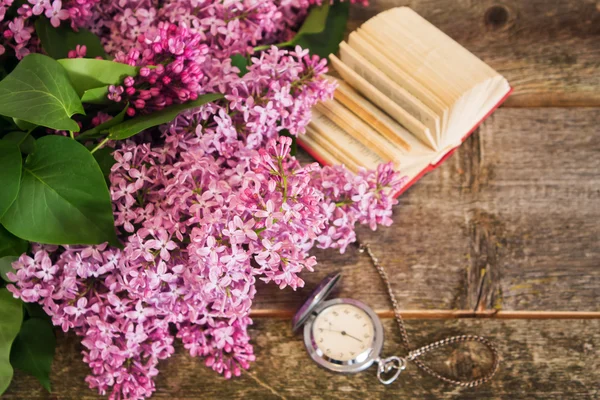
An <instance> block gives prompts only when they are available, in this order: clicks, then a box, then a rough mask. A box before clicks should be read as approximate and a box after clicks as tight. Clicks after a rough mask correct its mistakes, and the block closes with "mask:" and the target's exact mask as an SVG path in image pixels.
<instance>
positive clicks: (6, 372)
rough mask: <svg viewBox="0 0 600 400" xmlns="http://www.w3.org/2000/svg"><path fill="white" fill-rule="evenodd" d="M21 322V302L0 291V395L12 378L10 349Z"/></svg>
mask: <svg viewBox="0 0 600 400" xmlns="http://www.w3.org/2000/svg"><path fill="white" fill-rule="evenodd" d="M22 321H23V307H22V306H21V300H19V299H15V298H14V297H13V295H12V293H10V292H9V291H8V290H7V289H0V395H2V393H4V392H5V391H6V388H8V385H10V381H11V380H12V376H13V368H12V366H11V365H10V349H11V347H12V344H13V341H14V340H15V338H16V337H17V334H18V333H19V329H20V328H21V322H22Z"/></svg>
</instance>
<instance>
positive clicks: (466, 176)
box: [255, 108, 600, 311]
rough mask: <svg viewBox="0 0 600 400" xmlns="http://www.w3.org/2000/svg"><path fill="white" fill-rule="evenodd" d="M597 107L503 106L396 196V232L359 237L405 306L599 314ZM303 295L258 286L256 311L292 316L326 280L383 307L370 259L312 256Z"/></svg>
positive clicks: (325, 254)
mask: <svg viewBox="0 0 600 400" xmlns="http://www.w3.org/2000/svg"><path fill="white" fill-rule="evenodd" d="M599 120H600V109H597V108H570V109H560V108H535V109H511V108H501V109H500V110H498V111H497V112H496V113H495V114H493V116H492V117H491V118H490V119H488V120H487V121H485V122H484V124H483V125H482V128H481V129H480V130H479V131H478V132H476V133H475V134H474V135H473V136H472V137H471V138H469V139H468V140H467V142H465V143H464V144H463V146H461V147H460V149H459V150H458V151H457V152H456V154H455V155H454V156H452V157H451V158H450V159H449V160H447V161H446V162H445V163H444V164H442V166H441V167H440V168H438V169H437V170H435V171H434V172H432V173H430V174H428V175H427V176H425V177H424V178H423V179H421V180H420V181H419V182H418V183H416V184H415V185H414V186H413V187H412V188H410V189H409V190H408V191H407V192H406V193H405V194H404V195H402V196H401V197H400V205H398V206H396V208H395V209H394V224H393V225H392V226H391V227H389V228H380V229H379V230H378V231H377V232H370V231H368V230H365V229H362V228H361V229H360V237H361V238H362V240H364V241H366V242H369V243H371V245H372V246H373V250H374V251H375V254H377V255H378V257H379V258H380V259H381V260H382V261H383V263H384V264H385V265H386V267H387V270H388V273H389V274H390V276H391V281H392V282H393V286H394V290H395V293H396V295H397V296H398V300H399V302H400V306H401V308H403V309H417V310H418V309H421V310H433V309H447V310H452V309H462V310H473V309H475V308H478V309H480V310H481V309H486V308H487V309H502V310H547V311H550V310H559V311H568V310H571V311H586V310H587V311H600V304H599V303H598V298H600V285H598V282H600V269H599V268H598V260H600V246H599V245H598V244H599V238H600V175H599V174H598V171H599V170H600V135H598V128H597V121H599ZM314 254H315V255H316V256H317V259H318V261H319V264H318V265H317V267H316V272H314V273H309V272H306V273H304V274H303V275H302V277H303V278H304V279H305V280H306V282H307V284H306V289H303V290H298V291H297V292H296V293H294V292H292V291H291V290H284V291H280V290H279V289H277V288H276V287H274V286H272V285H259V291H258V295H257V298H256V301H255V303H256V309H273V310H295V309H296V308H297V307H299V305H300V304H301V302H302V300H303V298H305V297H306V296H307V294H308V293H309V292H310V290H311V288H313V287H315V285H316V284H317V282H319V281H320V280H321V279H322V278H323V277H324V276H325V275H327V274H328V273H331V272H333V271H337V270H341V271H342V272H343V274H344V277H343V278H342V283H341V285H340V290H339V295H340V296H349V297H355V298H358V299H360V300H363V301H365V302H367V303H368V304H371V305H372V306H373V307H374V308H377V309H389V302H388V299H387V297H386V295H385V292H384V290H383V286H382V284H381V282H380V279H379V276H378V275H377V274H376V272H375V271H374V269H373V267H372V265H371V264H370V262H369V260H368V258H367V257H366V256H364V255H361V254H359V253H358V252H357V251H356V250H355V249H354V248H350V249H349V250H348V251H347V252H346V254H343V255H340V254H339V253H337V252H336V251H333V250H327V251H323V250H316V251H315V252H314Z"/></svg>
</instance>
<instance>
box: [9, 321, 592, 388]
mask: <svg viewBox="0 0 600 400" xmlns="http://www.w3.org/2000/svg"><path fill="white" fill-rule="evenodd" d="M384 325H385V333H386V337H387V342H386V344H385V346H384V353H385V354H404V353H403V351H402V349H401V347H400V343H399V341H398V335H397V331H396V328H395V326H394V325H393V321H392V320H386V321H385V322H384ZM407 325H408V332H409V335H410V337H411V338H412V343H413V345H414V346H421V345H425V344H427V343H429V342H431V341H434V340H439V339H442V338H444V337H446V336H449V335H456V334H462V333H472V334H479V335H484V336H486V337H488V338H490V339H492V340H493V341H494V342H495V343H496V344H497V346H498V348H499V350H500V352H501V353H502V358H503V361H502V364H501V367H500V370H499V372H498V375H497V376H496V377H495V378H494V380H493V381H492V382H491V383H489V384H486V385H484V386H482V387H480V388H477V389H458V388H455V387H450V386H446V385H444V384H442V383H440V382H439V381H436V380H434V379H433V378H430V377H427V376H424V375H423V374H422V373H421V372H420V371H419V370H417V368H416V367H415V366H414V365H410V364H409V366H408V368H407V370H406V371H404V372H403V374H402V375H401V378H400V380H399V381H397V382H395V383H394V384H392V385H390V386H387V387H386V386H384V385H381V384H380V383H379V382H378V381H377V378H376V377H375V369H374V367H371V368H370V369H369V370H367V371H365V372H362V373H359V374H356V375H345V376H344V375H337V374H332V373H329V372H326V371H324V370H322V369H319V368H318V367H317V366H316V365H315V364H314V363H312V362H311V361H309V358H308V355H307V354H306V352H305V351H304V347H303V343H302V340H301V337H300V336H294V335H292V333H291V329H290V325H289V321H287V320H277V319H269V320H258V321H256V325H255V326H254V327H253V329H252V336H253V337H254V338H255V339H254V343H255V351H256V354H257V357H258V360H257V361H256V363H254V364H253V365H252V368H251V370H250V371H248V372H245V373H244V374H243V375H242V376H241V377H240V378H234V379H232V380H230V381H226V380H224V379H222V378H221V377H219V376H217V375H216V373H214V372H213V371H212V370H209V369H208V368H206V367H205V366H204V365H203V363H202V361H201V360H199V359H194V358H191V357H190V356H189V355H188V354H186V353H185V352H184V351H183V349H182V348H181V346H177V353H176V355H175V356H173V357H172V358H171V359H169V360H167V361H166V362H164V363H162V364H161V365H160V368H159V369H160V371H161V373H160V374H159V376H158V377H157V391H156V393H155V395H154V396H153V398H154V399H173V400H177V399H224V398H225V399H282V398H285V399H348V398H366V396H369V397H372V398H381V399H383V398H409V399H473V400H474V399H560V400H563V399H597V398H598V396H599V395H600V379H599V378H600V377H599V376H598V371H599V370H600V320H591V321H590V320H588V321H578V320H575V321H569V329H565V323H564V321H560V320H553V321H492V320H485V321H475V320H460V321H445V322H443V321H410V323H408V324H407ZM58 343H59V344H58V349H57V355H56V359H55V362H54V365H53V374H52V385H53V388H54V389H53V390H54V392H53V394H52V396H50V395H48V394H47V393H45V392H44V391H43V389H42V388H41V386H40V385H39V384H38V383H37V382H36V381H35V379H34V378H31V377H27V376H24V375H23V374H21V373H17V375H16V378H15V380H14V381H13V383H12V385H11V387H10V388H9V389H8V391H7V392H6V394H5V395H4V396H3V399H7V400H13V399H31V400H34V399H50V398H53V399H65V400H67V399H78V400H79V399H97V398H101V397H100V396H97V395H95V394H94V392H92V391H91V390H89V389H88V388H87V386H86V384H85V383H84V378H85V375H86V374H87V367H86V366H85V365H84V364H83V363H82V362H81V360H80V355H79V354H78V350H79V345H78V344H77V339H76V338H75V337H73V336H69V337H68V338H65V337H63V336H60V338H59V342H58ZM425 360H426V361H427V362H429V363H431V365H432V366H433V367H435V368H436V369H437V370H438V371H440V372H442V373H444V374H446V375H449V376H454V377H459V378H461V379H470V378H471V377H476V376H480V375H481V374H483V373H484V372H485V368H486V367H487V365H488V363H489V356H488V353H487V352H485V350H482V348H481V347H479V346H478V345H473V346H464V345H463V346H462V347H457V348H451V349H449V350H447V351H442V350H440V351H439V352H438V353H433V354H431V355H430V356H428V357H427V359H425Z"/></svg>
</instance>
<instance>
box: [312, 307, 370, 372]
mask: <svg viewBox="0 0 600 400" xmlns="http://www.w3.org/2000/svg"><path fill="white" fill-rule="evenodd" d="M312 329H313V337H314V340H315V342H316V344H317V347H318V348H319V350H321V352H322V353H323V354H324V355H325V356H327V357H328V358H329V359H333V360H339V361H349V360H353V359H356V358H357V357H359V356H360V355H361V354H362V353H365V352H368V351H370V350H371V348H372V347H373V340H374V338H375V327H374V326H373V321H372V320H371V318H370V317H369V316H368V315H367V313H366V312H364V311H363V310H361V309H360V308H358V307H356V306H354V305H352V304H336V305H332V306H329V307H327V308H325V309H324V310H323V311H321V312H320V313H319V314H318V315H317V317H316V318H315V321H314V323H313V328H312Z"/></svg>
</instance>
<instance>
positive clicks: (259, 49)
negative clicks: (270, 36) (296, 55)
mask: <svg viewBox="0 0 600 400" xmlns="http://www.w3.org/2000/svg"><path fill="white" fill-rule="evenodd" d="M293 44H294V41H293V40H288V41H287V42H282V43H277V44H263V45H260V46H256V47H255V48H254V51H255V52H256V51H263V50H269V49H270V48H271V46H275V47H278V48H282V47H288V46H292V45H293Z"/></svg>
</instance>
